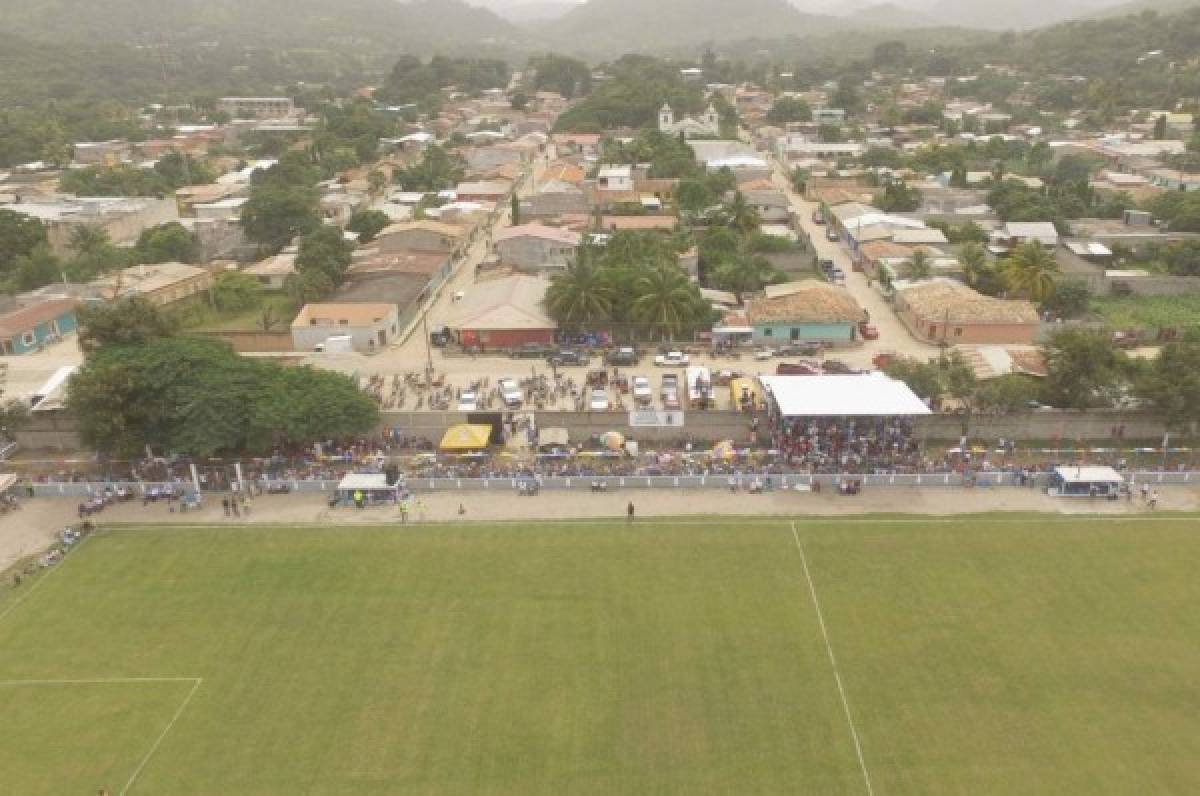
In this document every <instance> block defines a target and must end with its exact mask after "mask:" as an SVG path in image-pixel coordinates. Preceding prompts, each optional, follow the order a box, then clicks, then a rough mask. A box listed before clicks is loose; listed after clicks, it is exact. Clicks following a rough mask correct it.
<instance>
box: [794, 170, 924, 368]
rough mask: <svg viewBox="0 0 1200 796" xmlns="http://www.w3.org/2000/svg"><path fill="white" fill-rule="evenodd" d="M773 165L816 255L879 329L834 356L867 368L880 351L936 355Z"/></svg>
mask: <svg viewBox="0 0 1200 796" xmlns="http://www.w3.org/2000/svg"><path fill="white" fill-rule="evenodd" d="M774 168H775V173H774V180H775V183H776V185H778V186H779V187H780V188H781V189H783V190H784V191H786V192H787V195H788V198H789V199H790V200H791V203H792V210H793V212H795V214H796V217H797V220H798V221H799V223H800V226H801V227H802V228H803V230H804V232H805V234H807V235H808V237H809V239H810V240H811V241H812V243H813V246H814V247H815V248H816V251H817V257H819V258H821V259H827V260H833V261H834V263H836V264H837V266H838V267H839V268H841V269H842V270H843V271H844V272H845V273H846V289H847V290H849V291H850V294H851V295H852V296H854V299H855V300H856V301H857V302H858V303H859V306H861V307H863V308H864V309H866V310H867V312H869V313H870V314H871V323H873V324H875V326H876V328H878V329H879V339H878V340H868V341H866V342H864V343H863V345H862V346H861V347H860V348H857V349H854V350H852V351H849V352H841V351H839V352H838V353H837V357H838V358H839V359H842V360H844V361H845V362H847V363H848V364H852V365H856V366H859V367H869V366H870V365H871V359H872V358H873V357H874V356H875V355H876V354H879V353H882V352H890V353H896V354H901V355H903V356H909V357H916V358H919V359H928V358H929V357H931V356H935V355H936V354H937V353H938V347H937V346H934V345H929V344H928V343H924V342H922V341H920V340H917V339H916V338H914V337H913V336H912V335H911V334H910V333H909V331H908V329H907V328H906V327H905V326H904V324H903V323H901V322H900V319H899V318H898V317H897V316H896V313H895V312H893V311H892V307H891V305H890V304H889V303H888V302H887V301H886V300H885V299H884V298H883V296H882V295H880V293H879V291H877V290H875V289H874V288H873V287H871V286H870V285H868V284H867V277H866V275H865V274H863V273H861V272H858V271H855V270H854V267H853V264H852V262H851V259H850V254H849V253H848V252H847V251H846V248H845V246H844V245H843V244H841V243H833V242H831V241H829V240H827V239H826V237H825V230H826V227H825V226H823V225H821V224H817V223H815V222H813V220H812V216H813V211H814V210H816V209H817V205H816V203H814V202H809V201H807V200H805V199H804V198H803V197H801V196H800V195H799V194H797V193H796V192H795V191H793V190H792V187H791V182H790V181H789V180H788V178H787V175H786V173H785V172H784V171H783V168H782V167H781V166H780V165H779V164H778V163H775V164H774Z"/></svg>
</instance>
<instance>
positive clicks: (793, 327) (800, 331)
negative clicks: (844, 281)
mask: <svg viewBox="0 0 1200 796" xmlns="http://www.w3.org/2000/svg"><path fill="white" fill-rule="evenodd" d="M766 293H767V295H766V296H764V297H763V298H757V299H752V300H751V301H750V302H749V305H748V307H747V309H746V317H747V319H748V321H749V325H750V326H751V327H753V329H754V342H756V343H759V344H762V345H785V344H788V343H825V344H829V345H838V344H843V345H844V344H847V343H851V342H853V341H854V340H855V339H856V338H857V335H858V324H859V322H860V321H863V320H864V319H865V318H866V313H864V312H863V309H862V307H860V306H859V305H858V302H856V301H855V300H854V297H853V296H851V295H850V293H849V291H847V290H846V289H845V288H844V287H837V286H835V285H831V284H828V283H826V282H818V281H817V280H814V279H806V280H802V281H800V282H791V283H788V284H785V285H771V286H770V287H768V288H767V290H766Z"/></svg>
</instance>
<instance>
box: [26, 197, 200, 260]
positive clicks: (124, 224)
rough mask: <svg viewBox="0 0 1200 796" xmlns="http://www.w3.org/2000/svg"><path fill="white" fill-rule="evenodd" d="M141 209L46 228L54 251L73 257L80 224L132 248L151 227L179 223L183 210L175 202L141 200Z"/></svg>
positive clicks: (54, 222) (56, 223) (71, 221)
mask: <svg viewBox="0 0 1200 796" xmlns="http://www.w3.org/2000/svg"><path fill="white" fill-rule="evenodd" d="M135 201H137V202H139V203H141V207H140V209H139V210H137V211H136V212H113V213H102V214H98V215H96V216H87V215H83V216H73V217H71V218H70V219H69V220H64V221H51V222H47V223H45V224H44V226H45V227H46V238H47V241H48V242H49V244H50V250H51V251H53V252H54V253H55V254H56V255H58V256H60V257H61V256H66V255H68V254H70V253H71V234H72V233H73V232H74V231H75V228H76V227H77V226H78V225H79V224H93V225H95V226H98V227H100V228H101V229H103V230H104V231H105V232H107V233H108V237H109V238H111V239H112V242H113V243H115V244H118V245H121V244H131V243H134V242H136V241H137V239H138V236H139V235H141V234H142V232H143V231H144V230H146V229H149V228H150V227H153V226H157V225H159V224H165V223H166V222H168V221H178V220H179V208H178V207H176V205H175V200H174V199H173V198H172V199H137V200H135Z"/></svg>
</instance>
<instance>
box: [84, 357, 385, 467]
mask: <svg viewBox="0 0 1200 796" xmlns="http://www.w3.org/2000/svg"><path fill="white" fill-rule="evenodd" d="M68 405H69V407H70V409H71V411H72V412H73V414H74V415H75V416H76V418H77V419H78V422H79V428H80V434H81V436H82V438H83V439H84V441H85V442H86V443H87V444H88V445H90V446H92V447H93V448H95V449H96V450H100V451H105V452H109V453H114V454H120V455H135V454H140V453H141V452H142V451H143V450H144V449H145V448H146V447H147V446H149V447H151V448H152V449H156V450H159V451H169V452H176V453H184V454H190V455H195V456H207V455H212V454H215V453H226V452H228V453H240V452H245V451H265V450H269V449H270V448H271V447H273V446H274V445H276V444H279V443H282V442H300V443H305V442H311V441H313V440H314V439H326V438H329V437H340V436H346V435H351V434H362V433H366V432H368V431H370V430H371V429H372V428H373V427H374V426H375V423H376V422H377V420H378V410H377V407H376V406H375V404H374V402H373V401H372V400H371V399H370V398H369V397H368V396H367V395H366V394H364V393H363V392H361V391H360V390H359V389H358V388H357V386H356V385H355V384H354V382H353V381H351V380H350V379H349V378H347V377H346V376H343V375H341V374H337V373H333V372H329V371H317V370H312V369H308V368H298V369H293V370H288V369H286V368H284V367H283V366H280V365H277V364H275V363H272V362H265V361H261V360H253V359H247V358H245V357H241V356H239V355H238V354H236V353H235V352H234V351H233V350H232V349H231V348H230V347H229V346H227V345H225V344H224V343H221V342H217V341H211V340H198V339H193V338H185V337H176V338H158V339H152V340H149V341H147V342H145V343H143V344H140V345H122V346H111V347H107V348H104V349H102V350H100V351H98V352H96V353H95V354H94V355H92V356H90V357H89V358H88V360H87V362H86V363H85V365H84V367H83V368H82V369H80V371H79V372H77V373H76V374H75V375H74V376H73V377H72V379H71V382H70V388H69V394H68Z"/></svg>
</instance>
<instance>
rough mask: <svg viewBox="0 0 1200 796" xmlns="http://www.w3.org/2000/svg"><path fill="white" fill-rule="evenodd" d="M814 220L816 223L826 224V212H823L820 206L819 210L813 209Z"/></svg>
mask: <svg viewBox="0 0 1200 796" xmlns="http://www.w3.org/2000/svg"><path fill="white" fill-rule="evenodd" d="M812 220H813V223H814V224H824V223H825V214H824V213H822V212H821V210H820V209H819V208H818V209H817V210H814V211H813V214H812Z"/></svg>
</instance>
